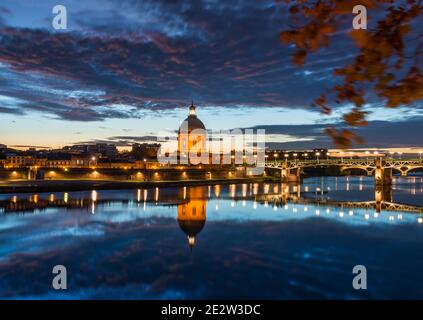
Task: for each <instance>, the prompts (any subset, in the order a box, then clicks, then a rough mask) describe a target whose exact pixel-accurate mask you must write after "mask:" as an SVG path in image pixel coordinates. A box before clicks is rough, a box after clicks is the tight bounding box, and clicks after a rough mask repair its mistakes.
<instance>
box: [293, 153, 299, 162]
mask: <svg viewBox="0 0 423 320" xmlns="http://www.w3.org/2000/svg"><path fill="white" fill-rule="evenodd" d="M293 156H294V159H295V163H297V156H298V153H294V154H293Z"/></svg>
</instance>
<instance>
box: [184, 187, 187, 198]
mask: <svg viewBox="0 0 423 320" xmlns="http://www.w3.org/2000/svg"><path fill="white" fill-rule="evenodd" d="M186 198H187V187H184V200H185V199H186Z"/></svg>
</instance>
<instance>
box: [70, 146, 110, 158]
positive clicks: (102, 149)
mask: <svg viewBox="0 0 423 320" xmlns="http://www.w3.org/2000/svg"><path fill="white" fill-rule="evenodd" d="M64 150H67V151H77V152H80V153H84V154H92V155H94V154H100V155H101V156H103V157H107V158H109V159H113V158H115V157H116V156H117V155H118V150H117V148H116V145H115V144H112V143H96V144H75V145H73V146H70V147H65V148H64Z"/></svg>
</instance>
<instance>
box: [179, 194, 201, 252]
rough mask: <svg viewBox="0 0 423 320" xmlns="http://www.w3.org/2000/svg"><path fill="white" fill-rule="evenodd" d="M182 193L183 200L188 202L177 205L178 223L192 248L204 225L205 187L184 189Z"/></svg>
mask: <svg viewBox="0 0 423 320" xmlns="http://www.w3.org/2000/svg"><path fill="white" fill-rule="evenodd" d="M182 192H183V195H182V197H183V199H184V200H186V199H188V201H187V202H185V203H182V204H179V205H178V223H179V227H180V228H181V230H182V231H183V232H184V233H185V234H186V235H187V239H188V245H189V246H190V248H193V247H194V245H195V241H196V236H197V235H198V234H199V233H200V232H201V230H203V228H204V225H205V224H206V201H207V200H206V194H207V193H206V187H192V188H188V190H187V189H186V188H184V189H182Z"/></svg>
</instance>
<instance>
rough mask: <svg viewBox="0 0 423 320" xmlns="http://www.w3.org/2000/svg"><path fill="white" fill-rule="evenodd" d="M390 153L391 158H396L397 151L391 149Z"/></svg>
mask: <svg viewBox="0 0 423 320" xmlns="http://www.w3.org/2000/svg"><path fill="white" fill-rule="evenodd" d="M389 154H390V155H391V158H392V159H393V158H394V155H395V152H393V151H389Z"/></svg>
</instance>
